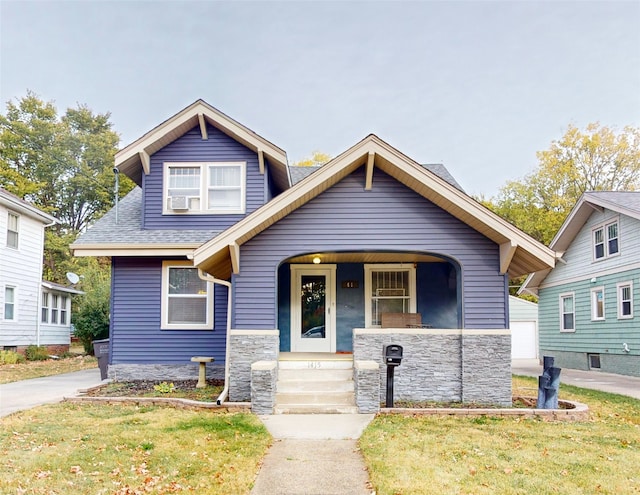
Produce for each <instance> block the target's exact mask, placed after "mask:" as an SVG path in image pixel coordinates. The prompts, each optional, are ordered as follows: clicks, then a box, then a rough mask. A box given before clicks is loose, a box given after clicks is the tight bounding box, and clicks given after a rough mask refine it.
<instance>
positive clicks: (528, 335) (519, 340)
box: [509, 296, 540, 359]
mask: <svg viewBox="0 0 640 495" xmlns="http://www.w3.org/2000/svg"><path fill="white" fill-rule="evenodd" d="M509 328H511V359H539V357H540V356H539V355H538V305H537V304H536V303H533V302H530V301H527V300H525V299H521V298H519V297H514V296H509Z"/></svg>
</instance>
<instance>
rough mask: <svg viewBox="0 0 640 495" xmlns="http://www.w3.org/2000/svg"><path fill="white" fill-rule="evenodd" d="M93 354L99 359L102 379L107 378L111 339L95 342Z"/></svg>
mask: <svg viewBox="0 0 640 495" xmlns="http://www.w3.org/2000/svg"><path fill="white" fill-rule="evenodd" d="M93 353H94V354H95V356H96V357H97V358H98V368H100V379H101V380H105V379H106V378H107V366H108V365H109V339H103V340H94V341H93Z"/></svg>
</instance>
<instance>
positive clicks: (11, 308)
mask: <svg viewBox="0 0 640 495" xmlns="http://www.w3.org/2000/svg"><path fill="white" fill-rule="evenodd" d="M4 319H5V320H15V319H16V288H15V287H5V288H4Z"/></svg>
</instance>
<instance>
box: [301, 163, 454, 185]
mask: <svg viewBox="0 0 640 495" xmlns="http://www.w3.org/2000/svg"><path fill="white" fill-rule="evenodd" d="M422 166H423V167H424V168H426V169H427V170H430V171H431V172H433V173H434V174H436V175H437V176H438V177H440V178H441V179H444V180H446V181H447V182H448V183H449V184H451V185H452V186H453V187H455V188H456V189H460V190H461V191H462V192H464V189H462V186H461V185H460V184H458V181H457V180H455V179H454V177H453V175H451V174H450V173H449V170H447V167H445V166H444V165H442V164H441V163H427V164H423V165H422ZM320 168H322V165H320V166H315V167H298V166H290V167H289V175H290V176H291V184H292V185H295V184H297V183H298V182H300V181H301V180H302V179H306V178H307V177H308V176H309V175H311V174H312V173H314V172H315V171H316V170H319V169H320Z"/></svg>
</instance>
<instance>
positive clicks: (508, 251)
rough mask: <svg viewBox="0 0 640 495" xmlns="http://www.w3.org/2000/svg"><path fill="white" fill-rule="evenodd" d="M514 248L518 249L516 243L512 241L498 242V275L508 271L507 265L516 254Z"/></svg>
mask: <svg viewBox="0 0 640 495" xmlns="http://www.w3.org/2000/svg"><path fill="white" fill-rule="evenodd" d="M516 249H518V245H517V244H514V243H513V242H512V241H507V242H503V243H502V244H500V275H504V274H505V273H507V272H508V271H509V265H510V264H511V260H512V259H513V256H514V255H515V254H516Z"/></svg>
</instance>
